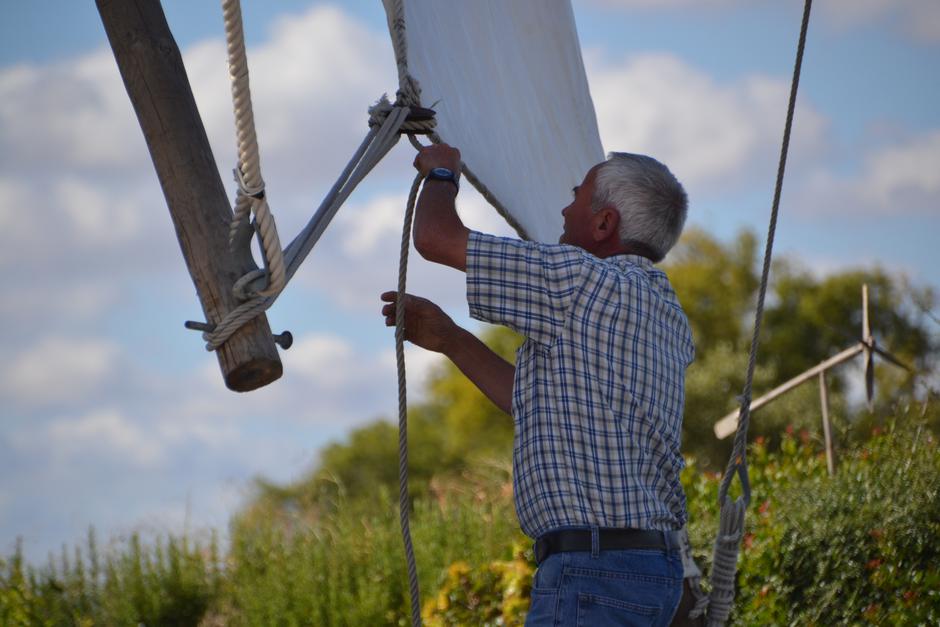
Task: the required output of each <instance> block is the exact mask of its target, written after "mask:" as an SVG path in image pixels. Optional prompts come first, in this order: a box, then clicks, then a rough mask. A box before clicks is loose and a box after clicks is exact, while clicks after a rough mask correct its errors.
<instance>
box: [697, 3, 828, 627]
mask: <svg viewBox="0 0 940 627" xmlns="http://www.w3.org/2000/svg"><path fill="white" fill-rule="evenodd" d="M811 7H812V0H806V2H805V5H804V8H803V22H802V25H801V27H800V40H799V44H798V45H797V51H796V62H795V63H794V68H793V80H792V82H791V84H790V101H789V104H788V106H787V119H786V124H785V125H784V131H783V142H782V145H781V147H780V163H779V165H778V167H777V182H776V185H775V186H774V199H773V206H772V207H771V211H770V224H769V226H768V230H767V245H766V248H765V250H764V263H763V268H762V270H761V280H760V290H759V292H758V297H757V307H756V309H755V312H754V334H753V335H752V336H751V350H750V356H749V357H748V364H747V377H746V379H745V383H744V390H743V392H742V395H741V409H740V410H739V412H738V428H737V432H736V433H735V438H734V449H733V450H732V453H731V459H730V460H729V461H728V467H727V469H726V470H725V474H724V477H722V480H721V487H720V488H719V490H718V502H719V504H720V507H721V513H720V515H719V521H718V534H717V536H716V538H715V550H714V557H713V559H712V572H711V575H710V579H711V583H712V591H711V594H710V595H709V600H708V610H707V619H708V621H707V622H708V625H709V627H720V626H723V625H724V624H725V623H726V622H727V620H728V617H729V616H730V615H731V607H732V604H733V603H734V583H735V573H736V571H737V562H738V552H739V550H740V547H741V540H742V539H743V538H744V528H745V527H744V523H745V513H746V510H747V505H748V503H749V502H750V500H751V487H750V483H749V480H748V473H747V428H748V422H749V420H750V410H751V386H752V384H753V382H754V369H755V365H756V363H757V348H758V344H759V340H760V329H761V321H762V319H763V316H764V300H765V297H766V294H767V284H768V280H769V276H770V264H771V259H772V256H773V243H774V237H775V235H776V229H777V214H778V213H779V209H780V195H781V191H782V189H783V176H784V172H785V170H786V164H787V152H788V150H789V147H790V132H791V130H792V127H793V113H794V111H795V109H796V94H797V90H798V88H799V84H800V69H801V67H802V65H803V50H804V48H805V45H806V32H807V30H808V28H809V15H810V9H811ZM735 475H737V476H738V477H739V478H740V479H741V496H740V497H739V498H737V499H735V500H734V501H732V500H731V499H730V498H729V497H728V489H729V487H730V486H731V482H732V481H733V480H734V476H735ZM703 609H704V607H703V605H700V604H696V607H695V609H694V611H693V612H692V614H690V617H692V616H693V615H696V616H698V615H700V614H701V611H702V610H703Z"/></svg>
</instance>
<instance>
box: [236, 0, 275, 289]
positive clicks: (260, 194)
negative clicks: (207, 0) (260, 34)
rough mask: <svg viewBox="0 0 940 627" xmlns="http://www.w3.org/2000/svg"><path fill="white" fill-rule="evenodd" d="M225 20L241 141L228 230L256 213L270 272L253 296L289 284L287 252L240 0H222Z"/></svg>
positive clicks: (238, 133)
mask: <svg viewBox="0 0 940 627" xmlns="http://www.w3.org/2000/svg"><path fill="white" fill-rule="evenodd" d="M222 14H223V18H224V21H225V40H226V45H227V48H228V67H229V75H230V76H231V79H232V104H233V106H234V109H235V132H236V137H237V142H238V167H237V168H235V180H236V181H237V182H238V194H237V197H236V200H235V215H234V218H233V220H232V224H231V227H230V230H229V242H230V243H232V242H235V241H236V240H237V239H238V238H237V234H238V231H239V230H240V229H242V228H244V226H245V225H246V224H247V222H248V216H249V213H254V215H255V224H256V225H257V228H258V233H259V235H260V239H261V250H262V253H263V254H264V260H265V267H266V268H267V271H268V272H267V274H268V285H267V286H266V287H265V289H263V290H261V291H258V292H257V293H256V294H254V295H253V296H271V295H273V294H277V293H278V292H280V291H281V290H282V289H284V285H285V284H286V282H287V281H286V276H285V275H286V273H285V267H284V254H283V252H282V251H281V241H280V238H279V237H278V234H277V225H276V224H275V222H274V216H273V215H272V214H271V211H270V208H269V207H268V202H267V199H266V196H265V192H264V179H263V178H262V177H261V155H260V152H259V150H258V137H257V134H256V133H255V116H254V111H253V109H252V106H251V89H250V86H249V83H248V57H247V55H246V53H245V35H244V29H243V26H242V11H241V3H240V2H239V0H222Z"/></svg>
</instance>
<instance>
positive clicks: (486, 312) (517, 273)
mask: <svg viewBox="0 0 940 627" xmlns="http://www.w3.org/2000/svg"><path fill="white" fill-rule="evenodd" d="M584 254H585V253H584V252H583V251H582V250H580V249H578V248H576V247H574V246H568V245H564V244H538V243H534V242H524V241H522V240H517V239H510V238H505V237H495V236H492V235H486V234H483V233H477V232H475V231H472V232H471V233H470V238H469V240H468V242H467V303H468V304H469V305H470V315H471V316H472V317H473V318H475V319H477V320H482V321H484V322H491V323H493V324H502V325H505V326H507V327H509V328H511V329H513V330H514V331H517V332H519V333H521V334H522V335H524V336H526V337H527V338H530V339H532V340H535V341H536V342H539V343H543V344H549V343H551V341H552V340H553V339H554V337H555V336H556V335H558V333H559V332H560V331H561V329H562V328H563V327H564V325H565V319H566V316H567V315H568V310H569V309H570V306H571V301H572V298H573V296H574V294H575V292H576V290H577V288H578V285H579V280H578V279H579V277H580V275H581V268H582V267H583V260H584Z"/></svg>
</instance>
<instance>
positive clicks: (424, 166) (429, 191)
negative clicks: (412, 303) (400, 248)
mask: <svg viewBox="0 0 940 627" xmlns="http://www.w3.org/2000/svg"><path fill="white" fill-rule="evenodd" d="M414 166H415V169H417V170H418V172H420V173H421V174H422V175H423V176H424V177H425V180H424V186H423V187H422V189H421V195H420V196H419V197H418V203H417V205H416V207H415V218H414V242H415V249H416V250H417V251H418V252H419V253H420V254H421V256H422V257H424V258H425V259H427V260H428V261H433V262H435V263H440V264H444V265H446V266H450V267H451V268H456V269H457V270H461V271H466V269H467V239H468V238H469V236H470V230H469V229H468V228H467V227H465V226H464V225H463V222H462V221H461V220H460V216H458V215H457V208H456V206H455V204H454V201H455V199H456V197H457V188H458V185H459V183H458V180H457V177H458V176H459V174H460V151H459V150H457V149H456V148H452V147H451V146H448V145H447V144H435V145H431V146H427V147H425V148H423V149H421V150H420V151H419V152H418V155H417V156H416V157H415V161H414ZM432 170H434V174H433V175H432V176H431V177H430V178H428V174H431V172H432ZM447 172H450V173H451V174H452V175H453V177H454V178H453V180H447V179H446V176H447V174H446V173H447ZM441 175H443V176H444V177H445V178H435V176H441Z"/></svg>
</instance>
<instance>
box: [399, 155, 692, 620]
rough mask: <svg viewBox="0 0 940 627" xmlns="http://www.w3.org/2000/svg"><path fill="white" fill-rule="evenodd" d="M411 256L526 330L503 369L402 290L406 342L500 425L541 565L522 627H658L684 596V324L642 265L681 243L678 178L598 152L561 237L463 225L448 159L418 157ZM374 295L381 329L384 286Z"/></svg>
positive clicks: (639, 159) (454, 168)
mask: <svg viewBox="0 0 940 627" xmlns="http://www.w3.org/2000/svg"><path fill="white" fill-rule="evenodd" d="M415 167H416V168H417V169H418V171H419V172H421V173H422V174H424V175H425V176H426V180H425V183H424V186H423V189H422V192H421V196H420V198H419V200H418V204H417V207H416V210H415V219H414V243H415V247H416V248H417V250H418V252H419V253H421V255H422V256H423V257H424V258H426V259H428V260H430V261H433V262H437V263H442V264H445V265H448V266H450V267H452V268H456V269H458V270H462V271H465V272H466V274H467V301H468V303H469V307H470V314H471V316H473V317H474V318H476V319H478V320H484V321H486V322H491V323H496V324H503V325H505V326H508V327H510V328H512V329H514V330H516V331H518V332H519V333H521V334H522V335H524V336H525V337H526V341H525V343H524V344H523V345H522V347H521V348H520V349H519V352H518V354H517V359H516V365H515V366H513V365H511V364H509V363H507V362H506V361H504V360H503V359H502V358H500V357H499V356H498V355H496V354H495V353H493V352H492V351H491V350H490V349H489V348H487V347H486V346H485V345H484V344H483V343H482V342H480V341H479V340H478V339H477V338H476V337H474V336H473V335H472V334H470V333H469V332H468V331H466V330H464V329H462V328H460V327H458V326H457V325H456V324H455V323H454V322H453V321H452V320H451V319H450V318H449V317H448V316H447V315H446V314H445V313H444V312H443V311H441V310H440V308H438V307H437V306H436V305H434V304H433V303H431V302H430V301H427V300H425V299H422V298H418V297H415V296H408V297H407V299H406V302H405V315H406V338H407V339H408V340H409V341H411V342H412V343H414V344H416V345H418V346H422V347H424V348H425V349H427V350H431V351H437V352H440V353H443V354H444V355H446V356H447V357H449V358H450V359H451V360H452V361H453V362H454V364H456V365H457V367H458V368H460V370H461V371H462V372H463V373H464V374H465V375H467V377H468V378H469V379H470V380H471V381H473V383H474V384H476V385H477V387H479V388H480V390H482V391H483V393H484V394H486V395H487V396H488V397H489V398H490V399H491V400H492V401H493V402H494V403H495V404H496V405H497V406H498V407H500V408H502V409H503V410H504V411H506V412H507V413H511V414H512V417H513V420H514V425H515V444H514V447H513V486H514V492H515V504H516V512H517V514H518V517H519V523H520V525H521V527H522V530H523V531H524V532H525V533H526V534H527V535H528V536H530V537H532V538H534V539H535V540H536V541H535V559H536V561H537V562H538V570H537V572H536V575H535V580H534V583H533V588H532V601H531V605H530V608H529V614H528V616H527V619H526V625H590V626H602V625H623V624H631V625H632V624H644V625H668V624H669V621H670V619H671V617H672V615H673V613H674V612H675V609H676V606H677V604H678V602H679V598H680V596H681V590H682V563H681V558H680V555H679V551H680V548H679V541H678V534H677V531H678V530H679V529H680V528H681V527H682V526H683V525H684V524H685V521H686V506H685V495H684V494H683V491H682V486H681V485H680V483H679V473H680V471H681V469H682V467H683V461H682V457H681V455H680V452H679V446H680V434H681V427H682V410H683V402H684V384H685V370H686V367H687V366H688V365H689V363H690V362H691V361H692V359H693V356H694V345H693V342H692V336H691V333H690V330H689V325H688V321H687V319H686V317H685V314H684V313H683V311H682V308H681V306H680V305H679V302H678V300H677V299H676V295H675V293H674V292H673V290H672V288H671V286H670V284H669V280H668V279H667V278H666V275H665V274H664V273H663V272H662V271H660V270H658V269H657V268H655V267H654V266H653V263H654V262H658V261H660V260H662V259H663V257H664V256H665V255H666V253H667V252H668V251H669V250H670V248H672V246H673V245H674V244H675V243H676V241H677V240H678V238H679V234H680V232H681V231H682V226H683V224H684V222H685V216H686V207H687V201H686V195H685V192H684V190H683V189H682V186H681V185H680V184H679V182H678V181H677V180H676V179H675V177H674V176H673V175H672V174H671V173H670V172H669V170H668V169H667V168H666V167H665V166H663V165H662V164H661V163H659V162H658V161H656V160H655V159H652V158H650V157H646V156H642V155H632V154H621V153H613V154H611V155H610V156H609V158H608V160H607V161H605V162H604V163H601V164H599V165H596V166H594V167H593V168H591V169H590V171H588V173H587V175H586V176H585V177H584V181H583V182H582V183H581V184H580V185H578V186H577V187H575V188H574V190H573V192H574V199H573V200H572V202H571V204H569V205H568V206H567V207H565V208H564V209H563V210H562V215H563V216H564V233H563V234H562V236H561V239H560V240H559V243H558V244H539V243H533V242H524V241H520V240H516V239H509V238H499V237H493V236H490V235H484V234H481V233H476V232H472V231H470V230H469V229H467V228H466V227H465V226H464V225H463V223H462V222H461V220H460V218H459V217H458V215H457V212H456V209H455V198H456V196H457V191H458V188H459V180H458V174H457V173H458V172H459V171H460V153H459V151H457V150H456V149H454V148H452V147H450V146H447V145H446V144H441V145H436V146H431V147H428V148H425V149H423V150H422V151H420V152H419V154H418V156H417V157H416V159H415ZM382 300H384V301H386V302H388V303H390V304H387V305H385V306H384V307H383V308H382V313H383V315H384V316H385V320H386V324H387V325H390V326H391V325H393V324H394V314H395V312H394V301H395V293H394V292H387V293H385V294H383V295H382Z"/></svg>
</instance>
